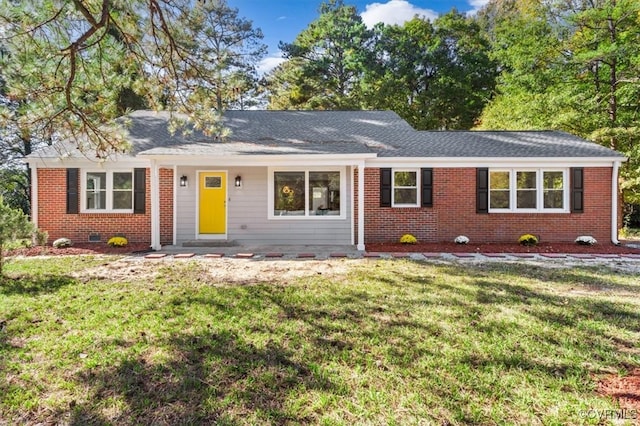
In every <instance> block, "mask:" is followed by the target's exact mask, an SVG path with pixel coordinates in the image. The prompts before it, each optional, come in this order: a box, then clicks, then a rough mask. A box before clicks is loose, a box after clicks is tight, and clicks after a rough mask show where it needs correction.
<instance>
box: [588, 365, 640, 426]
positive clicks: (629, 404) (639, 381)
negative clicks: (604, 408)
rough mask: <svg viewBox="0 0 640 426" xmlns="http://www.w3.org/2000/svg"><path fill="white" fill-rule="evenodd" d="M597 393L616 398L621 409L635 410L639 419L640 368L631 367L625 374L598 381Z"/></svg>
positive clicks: (613, 375)
mask: <svg viewBox="0 0 640 426" xmlns="http://www.w3.org/2000/svg"><path fill="white" fill-rule="evenodd" d="M598 393H599V394H601V395H604V396H609V397H611V398H613V399H615V400H617V401H618V403H619V404H620V408H622V409H627V410H636V414H637V415H638V418H639V419H640V412H638V410H640V368H634V369H632V370H631V371H630V372H629V374H628V375H626V376H619V375H617V374H612V375H610V376H607V377H605V378H604V379H602V380H601V381H600V382H599V383H598Z"/></svg>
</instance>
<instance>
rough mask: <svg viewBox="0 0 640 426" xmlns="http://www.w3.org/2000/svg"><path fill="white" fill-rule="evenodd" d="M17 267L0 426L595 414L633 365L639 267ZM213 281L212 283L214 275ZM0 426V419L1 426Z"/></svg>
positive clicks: (3, 344)
mask: <svg viewBox="0 0 640 426" xmlns="http://www.w3.org/2000/svg"><path fill="white" fill-rule="evenodd" d="M108 260H109V259H105V258H103V257H97V258H93V257H68V258H56V259H44V260H43V259H38V260H16V261H13V262H11V263H9V264H8V266H7V274H8V275H9V276H10V278H5V279H4V280H3V282H2V284H1V286H0V319H4V320H5V321H6V323H5V324H4V329H3V331H1V332H0V363H1V364H0V369H1V371H2V373H3V374H2V375H1V376H0V419H6V420H7V421H8V422H9V423H10V424H13V423H38V422H43V423H47V422H52V423H65V424H176V423H179V424H213V423H218V424H223V425H224V424H226V425H235V424H238V425H244V424H301V423H303V424H309V423H311V424H323V425H351V424H376V425H378V424H390V425H394V424H396V425H405V424H487V425H489V424H550V425H553V424H585V423H586V424H597V423H598V419H595V418H585V417H584V416H582V415H581V413H583V412H585V411H586V410H590V409H591V410H605V409H609V410H615V409H616V408H617V407H616V405H615V403H614V402H613V401H611V400H609V399H607V398H604V397H601V396H598V395H597V394H596V392H595V388H596V384H597V380H598V377H600V376H602V375H604V374H607V373H616V372H620V373H624V372H625V371H626V369H628V368H631V367H633V366H638V365H640V355H639V354H640V346H639V343H638V342H639V340H638V338H639V336H640V299H639V298H638V292H639V291H640V284H638V279H637V276H631V275H624V274H620V273H615V272H611V271H608V270H605V269H595V268H576V269H543V268H539V267H535V266H531V265H508V264H493V265H483V266H465V265H462V264H455V265H438V264H432V263H420V262H412V261H406V260H376V261H370V262H367V261H363V262H362V264H360V266H354V267H353V269H352V271H351V272H350V273H349V274H347V275H345V276H337V277H336V276H333V277H328V276H323V275H314V276H312V277H308V278H300V279H298V280H294V281H289V282H288V283H286V284H284V283H258V282H256V283H252V284H249V285H246V284H245V285H235V284H234V285H231V284H224V283H211V282H208V280H207V278H206V277H207V275H206V274H205V273H204V271H203V268H204V267H205V266H204V264H201V263H197V262H191V263H189V262H185V263H182V262H175V263H174V264H172V265H173V266H171V267H167V266H159V267H162V268H164V269H163V270H162V274H161V275H160V276H161V277H160V278H157V279H155V280H154V281H150V282H147V281H135V280H131V281H125V282H111V281H109V280H105V279H101V280H82V281H79V280H77V279H73V278H70V277H68V276H65V275H64V273H63V271H65V270H67V271H69V270H76V271H77V270H81V269H83V268H88V267H91V266H96V265H99V264H102V263H105V262H108ZM214 284H215V285H214ZM0 423H1V422H0Z"/></svg>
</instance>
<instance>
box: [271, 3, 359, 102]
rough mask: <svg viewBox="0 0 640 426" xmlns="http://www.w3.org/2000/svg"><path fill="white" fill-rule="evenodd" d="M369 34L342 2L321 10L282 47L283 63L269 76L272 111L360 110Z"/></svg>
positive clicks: (321, 7)
mask: <svg viewBox="0 0 640 426" xmlns="http://www.w3.org/2000/svg"><path fill="white" fill-rule="evenodd" d="M370 40H371V32H370V31H369V30H368V29H367V28H366V26H365V24H364V23H363V22H362V18H361V17H360V16H359V15H358V13H357V11H356V8H355V7H353V6H347V5H345V4H344V3H343V2H342V0H330V1H329V2H328V3H323V4H322V5H321V6H320V16H319V17H318V19H316V20H315V21H314V22H312V23H311V24H310V25H309V26H308V27H307V28H306V29H304V30H303V31H302V32H301V33H300V34H299V35H298V36H297V37H296V39H295V40H294V41H293V42H292V43H282V42H281V43H280V49H281V50H282V51H283V53H284V57H285V58H287V59H288V61H287V62H285V63H284V64H282V65H280V66H279V67H278V68H277V69H276V70H275V71H274V72H273V73H272V75H271V76H270V77H269V80H270V89H271V90H272V94H271V101H270V108H272V109H273V108H274V107H275V108H278V109H334V110H336V109H359V108H361V107H362V102H363V99H362V93H361V87H360V82H361V80H362V76H363V74H364V72H365V69H366V67H367V65H368V64H369V59H370V55H371V49H370V48H369V47H368V43H369V42H370Z"/></svg>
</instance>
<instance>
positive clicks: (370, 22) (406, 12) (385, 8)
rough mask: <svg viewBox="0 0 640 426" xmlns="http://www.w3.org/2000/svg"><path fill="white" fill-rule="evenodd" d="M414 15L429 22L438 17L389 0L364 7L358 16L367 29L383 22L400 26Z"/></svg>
mask: <svg viewBox="0 0 640 426" xmlns="http://www.w3.org/2000/svg"><path fill="white" fill-rule="evenodd" d="M471 1H479V0H471ZM416 15H418V16H420V17H423V18H427V19H430V20H434V19H436V18H437V17H438V13H437V12H435V11H433V10H431V9H422V8H419V7H417V6H415V5H413V4H411V3H409V2H408V1H406V0H389V1H388V2H386V3H371V4H368V5H366V6H365V10H364V12H362V13H361V14H360V16H361V17H362V21H363V22H364V23H365V25H366V26H367V27H369V28H371V27H373V26H374V25H375V24H377V23H378V22H383V23H385V24H386V25H402V24H404V23H405V22H407V21H410V20H411V19H413V17H414V16H416Z"/></svg>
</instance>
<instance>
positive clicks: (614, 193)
mask: <svg viewBox="0 0 640 426" xmlns="http://www.w3.org/2000/svg"><path fill="white" fill-rule="evenodd" d="M619 169H620V161H614V162H613V171H612V173H611V242H612V243H613V244H615V245H617V246H619V245H620V241H619V240H618V170H619Z"/></svg>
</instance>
